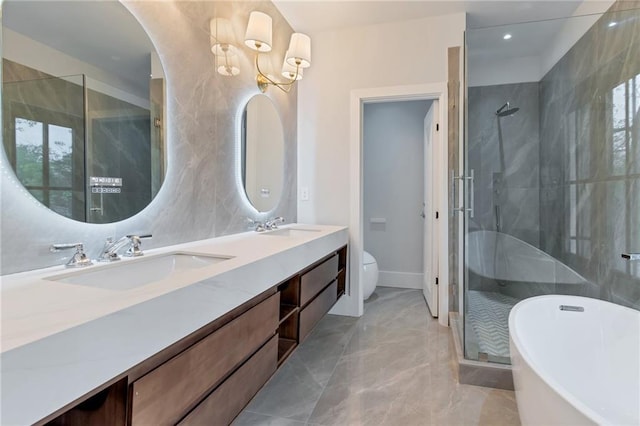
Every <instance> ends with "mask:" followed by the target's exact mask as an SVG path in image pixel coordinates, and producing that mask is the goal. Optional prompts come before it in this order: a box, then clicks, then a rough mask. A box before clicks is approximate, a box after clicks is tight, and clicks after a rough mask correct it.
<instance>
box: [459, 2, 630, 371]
mask: <svg viewBox="0 0 640 426" xmlns="http://www.w3.org/2000/svg"><path fill="white" fill-rule="evenodd" d="M506 34H510V35H511V37H505V35H506ZM638 52H640V10H639V9H638V2H635V3H630V2H616V3H613V5H612V6H611V7H610V8H609V9H608V10H607V11H604V12H603V13H601V14H599V15H587V16H574V17H571V18H567V19H558V20H549V21H539V22H528V23H522V24H516V25H509V26H501V27H493V28H479V29H470V30H468V31H467V33H466V46H465V54H466V61H465V63H466V78H465V81H466V88H465V89H466V93H465V96H466V102H465V107H466V111H465V141H464V152H463V156H464V173H462V174H461V176H459V177H458V179H454V184H455V185H456V186H457V187H459V188H461V190H462V191H463V193H464V197H463V198H464V205H463V206H461V208H460V209H458V211H459V213H456V214H463V215H464V232H463V236H464V237H463V238H464V259H463V261H462V268H463V275H464V291H463V292H462V294H461V295H460V300H457V301H456V302H458V304H459V306H458V308H459V315H460V317H461V319H460V323H461V324H462V335H463V347H464V353H465V358H467V359H469V360H476V361H486V362H493V363H502V364H509V363H510V358H509V341H508V332H509V331H508V326H507V318H508V315H509V312H510V310H511V308H512V307H513V306H514V305H515V304H516V303H517V302H518V301H520V300H522V299H524V298H528V297H532V296H536V295H543V294H572V295H581V296H588V297H594V298H599V299H604V300H608V301H611V302H614V303H617V304H621V305H624V306H630V307H632V308H635V309H640V262H634V261H629V260H626V259H624V258H622V256H621V254H623V253H629V252H640V130H639V129H640V55H638Z"/></svg>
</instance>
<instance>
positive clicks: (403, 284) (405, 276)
mask: <svg viewBox="0 0 640 426" xmlns="http://www.w3.org/2000/svg"><path fill="white" fill-rule="evenodd" d="M378 285H379V286H381V287H396V288H413V289H418V290H420V289H422V274H419V273H415V272H394V271H380V273H379V275H378Z"/></svg>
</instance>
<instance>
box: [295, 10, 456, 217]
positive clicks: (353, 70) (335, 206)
mask: <svg viewBox="0 0 640 426" xmlns="http://www.w3.org/2000/svg"><path fill="white" fill-rule="evenodd" d="M464 28H465V16H464V14H456V15H446V16H440V17H434V18H425V19H417V20H411V21H403V22H395V23H387V24H379V25H370V26H363V27H357V28H349V29H344V30H336V31H327V32H324V33H319V34H316V35H314V37H313V40H312V43H313V46H312V48H313V64H312V67H311V68H310V69H309V70H308V71H306V72H305V78H304V79H303V80H302V81H301V82H300V83H299V84H300V85H299V92H298V93H299V95H298V120H299V121H298V185H299V187H308V188H309V201H300V200H298V220H299V221H300V222H307V223H326V224H340V225H347V224H348V223H349V119H350V118H349V96H350V92H351V90H354V89H363V88H376V87H386V86H395V85H411V84H425V83H435V82H445V81H446V80H447V48H448V47H451V46H462V43H463V32H464Z"/></svg>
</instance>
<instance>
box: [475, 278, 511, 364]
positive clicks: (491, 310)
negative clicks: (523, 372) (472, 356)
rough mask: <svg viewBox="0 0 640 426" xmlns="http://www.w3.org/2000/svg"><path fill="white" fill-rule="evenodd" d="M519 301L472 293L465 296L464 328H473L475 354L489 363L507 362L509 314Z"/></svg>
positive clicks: (489, 293)
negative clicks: (486, 357) (485, 357)
mask: <svg viewBox="0 0 640 426" xmlns="http://www.w3.org/2000/svg"><path fill="white" fill-rule="evenodd" d="M519 301H520V299H516V298H514V297H510V296H505V295H504V294H500V293H494V292H488V291H477V290H471V291H469V292H468V293H467V302H468V304H469V309H468V310H467V313H466V321H467V325H470V326H471V327H472V328H473V330H472V331H473V333H471V336H474V335H475V339H473V338H472V339H471V340H476V342H469V340H470V339H467V346H470V343H476V345H477V348H478V351H479V352H483V353H485V354H487V355H489V359H490V360H491V361H494V360H495V361H498V362H509V312H510V311H511V308H513V306H514V305H515V304H516V303H518V302H519Z"/></svg>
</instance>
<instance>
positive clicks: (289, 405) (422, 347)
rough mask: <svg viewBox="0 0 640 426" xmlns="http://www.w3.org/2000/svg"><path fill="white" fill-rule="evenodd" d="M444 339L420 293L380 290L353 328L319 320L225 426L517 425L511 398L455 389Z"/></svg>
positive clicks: (348, 321)
mask: <svg viewBox="0 0 640 426" xmlns="http://www.w3.org/2000/svg"><path fill="white" fill-rule="evenodd" d="M450 339H451V333H450V330H449V329H448V328H447V327H442V326H441V325H439V324H438V322H437V320H435V319H433V318H431V316H430V314H429V312H428V310H427V307H426V304H425V302H424V298H423V297H422V294H421V292H420V291H419V290H405V289H393V288H384V287H383V288H380V287H379V288H377V289H376V292H375V293H374V295H373V296H372V297H371V298H370V300H369V301H367V303H365V308H364V315H363V316H362V317H361V318H359V319H358V318H351V317H341V316H333V315H327V316H326V317H325V318H324V319H323V320H322V321H321V322H320V323H319V324H318V325H317V326H316V328H315V329H314V330H313V332H312V334H311V335H310V336H309V337H308V338H307V339H306V340H305V341H304V342H303V344H302V345H300V346H299V347H298V349H297V350H296V351H295V352H294V353H293V354H292V355H291V357H289V359H288V360H287V361H286V362H285V363H284V364H283V365H282V367H281V368H280V369H279V370H278V371H277V372H276V374H274V376H273V377H272V378H271V380H270V381H269V382H268V383H267V384H266V385H265V386H264V387H263V388H262V390H261V391H260V392H259V393H258V394H257V395H256V396H255V397H254V398H253V400H252V401H251V402H250V403H249V405H248V406H247V407H246V408H245V410H244V411H243V412H242V413H240V415H239V416H238V417H237V418H236V420H235V421H234V423H233V424H234V425H235V426H249V425H271V426H299V425H341V426H344V425H519V420H518V412H517V408H516V402H515V395H514V393H513V392H512V391H505V390H499V389H491V388H483V387H478V386H472V385H461V384H458V381H457V372H456V366H455V362H454V361H453V360H454V357H453V356H452V351H453V350H454V349H453V345H452V343H451V341H450Z"/></svg>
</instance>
